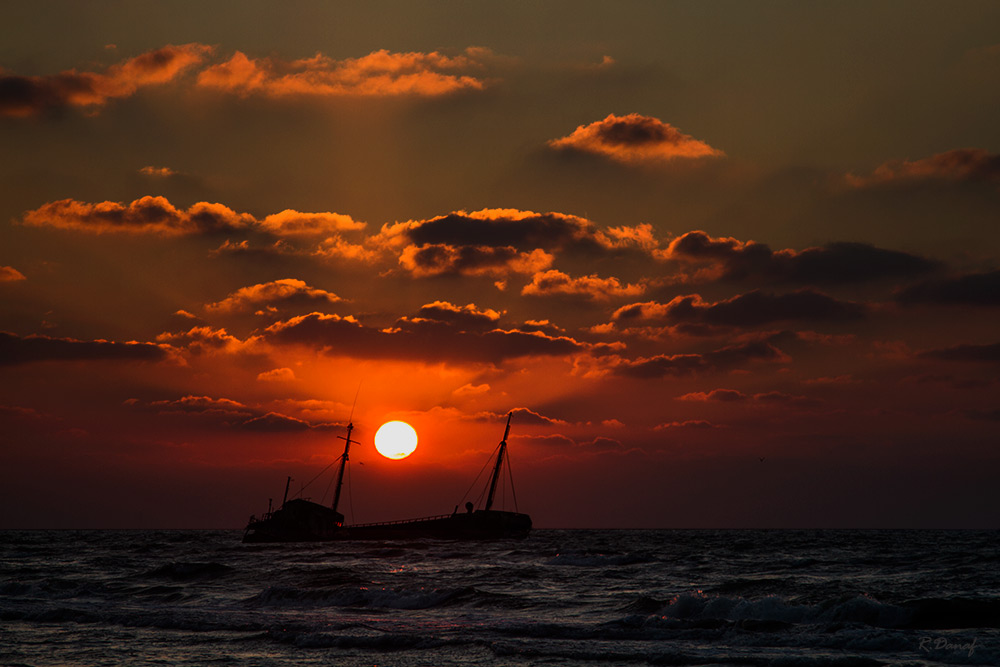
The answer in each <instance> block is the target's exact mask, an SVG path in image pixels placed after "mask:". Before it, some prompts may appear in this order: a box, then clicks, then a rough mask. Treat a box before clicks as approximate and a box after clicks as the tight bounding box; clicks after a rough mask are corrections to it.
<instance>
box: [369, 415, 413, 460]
mask: <svg viewBox="0 0 1000 667" xmlns="http://www.w3.org/2000/svg"><path fill="white" fill-rule="evenodd" d="M416 448H417V432H416V431H415V430H413V427H412V426H410V425H409V424H407V423H406V422H401V421H391V422H386V423H384V424H382V426H380V427H379V429H378V431H376V433H375V449H377V450H378V453H379V454H381V455H382V456H384V457H386V458H387V459H405V458H406V457H407V456H409V455H410V454H412V453H413V450H415V449H416Z"/></svg>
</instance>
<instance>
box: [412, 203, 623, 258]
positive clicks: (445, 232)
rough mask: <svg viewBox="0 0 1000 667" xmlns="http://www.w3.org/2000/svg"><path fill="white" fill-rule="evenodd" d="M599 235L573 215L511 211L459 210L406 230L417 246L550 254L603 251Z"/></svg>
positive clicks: (588, 223)
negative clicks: (539, 250) (572, 248)
mask: <svg viewBox="0 0 1000 667" xmlns="http://www.w3.org/2000/svg"><path fill="white" fill-rule="evenodd" d="M404 224H406V223H404ZM596 232H597V229H596V227H595V226H594V224H593V223H591V222H590V221H589V220H585V219H583V218H579V217H576V216H573V215H565V214H563V213H534V212H531V211H517V210H508V209H496V210H485V211H477V212H475V213H466V212H464V211H458V212H455V213H449V214H448V215H442V216H438V217H436V218H431V219H430V220H424V221H421V222H417V223H410V224H409V226H408V228H407V230H406V234H407V236H408V237H409V239H410V240H411V241H412V242H413V243H415V244H417V245H423V244H448V245H453V246H487V247H491V248H504V247H513V248H518V249H531V248H542V249H543V250H550V251H551V250H557V249H561V248H565V247H567V246H585V247H588V248H592V249H595V250H599V249H603V247H604V245H603V244H601V243H600V241H598V240H597V235H596Z"/></svg>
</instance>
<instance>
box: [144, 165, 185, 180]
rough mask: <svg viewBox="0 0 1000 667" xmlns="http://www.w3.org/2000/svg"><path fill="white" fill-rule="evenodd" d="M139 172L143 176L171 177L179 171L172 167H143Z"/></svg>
mask: <svg viewBox="0 0 1000 667" xmlns="http://www.w3.org/2000/svg"><path fill="white" fill-rule="evenodd" d="M139 173H140V174H142V175H143V176H151V177H153V178H170V177H171V176H176V175H177V172H176V171H174V170H173V169H171V168H170V167H153V166H148V167H143V168H142V169H140V170H139Z"/></svg>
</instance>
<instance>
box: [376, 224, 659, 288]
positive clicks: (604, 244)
mask: <svg viewBox="0 0 1000 667" xmlns="http://www.w3.org/2000/svg"><path fill="white" fill-rule="evenodd" d="M369 241H370V243H371V245H373V246H375V247H379V248H384V249H386V250H387V251H388V250H393V251H397V250H398V249H401V250H398V251H399V252H400V258H399V262H400V265H401V266H402V267H403V268H404V269H406V270H408V271H410V272H411V273H413V274H414V275H415V276H437V275H443V274H453V275H492V276H495V277H500V278H502V277H504V276H505V275H506V274H508V273H526V274H535V273H538V272H541V271H544V270H546V269H548V268H549V267H550V266H551V265H552V262H553V261H554V259H555V255H554V254H553V253H555V252H573V253H576V254H581V255H586V256H588V257H593V256H595V255H597V256H616V255H621V256H626V255H629V256H635V255H636V254H640V255H646V256H647V257H648V256H652V255H653V254H654V252H662V251H661V250H659V249H658V247H659V241H658V240H657V239H656V238H655V237H654V236H653V227H652V225H649V224H640V225H636V226H634V227H632V226H621V227H612V228H609V229H605V230H601V229H598V228H597V226H596V225H594V223H592V222H591V221H589V220H587V219H585V218H580V217H578V216H574V215H567V214H564V213H555V212H550V213H536V212H534V211H524V210H519V209H507V208H495V209H482V210H479V211H473V212H471V213H470V212H468V211H464V210H460V211H454V212H452V213H449V214H447V215H440V216H437V217H434V218H430V219H427V220H408V221H406V222H396V223H393V224H385V225H383V226H382V229H381V230H380V231H379V233H378V234H376V235H375V236H373V237H371V238H370V239H369ZM496 286H497V288H498V289H500V290H503V289H505V288H506V286H507V285H506V282H503V281H501V282H498V283H496Z"/></svg>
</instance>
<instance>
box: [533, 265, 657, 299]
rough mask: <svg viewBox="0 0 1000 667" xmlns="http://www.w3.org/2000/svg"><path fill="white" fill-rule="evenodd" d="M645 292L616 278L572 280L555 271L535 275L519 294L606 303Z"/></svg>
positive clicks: (595, 276)
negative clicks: (576, 298) (570, 297)
mask: <svg viewBox="0 0 1000 667" xmlns="http://www.w3.org/2000/svg"><path fill="white" fill-rule="evenodd" d="M645 291H646V287H645V285H633V284H631V283H629V284H624V285H623V284H622V282H621V281H620V280H618V279H617V278H614V277H611V278H600V277H598V276H597V275H596V274H592V275H589V276H580V277H579V278H572V277H570V276H569V275H567V274H565V273H563V272H562V271H557V270H555V269H552V270H549V271H543V272H541V273H536V274H535V275H534V277H533V278H532V280H531V282H530V283H529V284H527V285H525V286H524V288H523V289H522V290H521V294H525V295H531V296H580V297H584V298H587V299H590V300H592V301H607V300H608V299H611V298H613V297H620V296H636V295H638V294H642V293H643V292H645Z"/></svg>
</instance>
